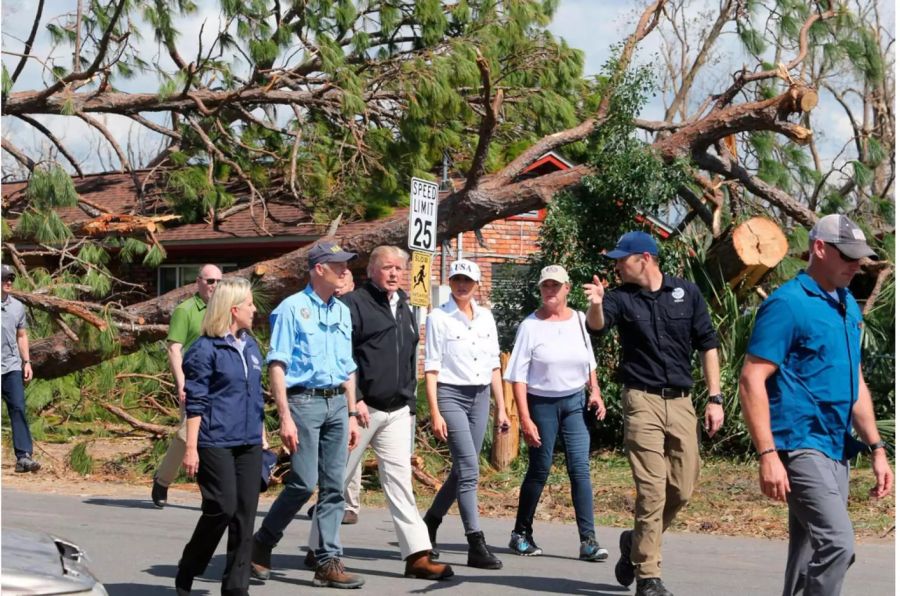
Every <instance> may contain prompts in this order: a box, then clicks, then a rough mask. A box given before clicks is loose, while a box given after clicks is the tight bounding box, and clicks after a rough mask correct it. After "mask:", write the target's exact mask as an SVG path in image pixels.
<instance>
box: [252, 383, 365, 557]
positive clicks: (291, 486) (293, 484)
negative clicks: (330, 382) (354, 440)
mask: <svg viewBox="0 0 900 596" xmlns="http://www.w3.org/2000/svg"><path fill="white" fill-rule="evenodd" d="M288 406H290V409H291V418H293V420H294V424H296V425H297V451H295V452H294V453H293V455H291V471H290V472H288V474H287V476H286V478H285V483H284V490H283V491H281V494H280V495H278V498H277V499H275V502H274V503H272V508H271V509H269V513H268V515H266V518H265V519H264V520H263V522H262V526H261V527H260V528H259V531H258V532H257V533H256V540H258V541H259V543H260V544H262V545H263V546H266V547H268V548H272V547H274V546H275V545H276V544H278V541H279V540H281V537H282V536H283V535H284V529H285V528H286V527H287V525H288V524H289V523H291V520H292V519H293V518H294V516H295V515H296V514H297V512H298V511H300V509H301V508H302V507H303V505H305V504H306V502H307V501H308V500H309V498H310V497H311V496H312V494H313V491H314V490H315V488H316V484H318V486H319V500H318V503H317V504H316V513H315V517H314V518H313V523H314V524H316V528H317V530H318V533H319V543H318V546H317V547H316V551H315V552H316V561H318V562H319V563H324V562H325V561H327V560H328V559H333V558H335V557H339V556H341V554H342V552H343V551H342V549H341V542H340V534H339V531H340V527H341V520H342V519H343V518H344V468H345V467H346V465H347V433H348V427H349V425H348V418H347V398H346V397H344V395H343V394H342V395H335V396H334V397H319V396H315V395H309V394H303V395H297V396H291V397H288Z"/></svg>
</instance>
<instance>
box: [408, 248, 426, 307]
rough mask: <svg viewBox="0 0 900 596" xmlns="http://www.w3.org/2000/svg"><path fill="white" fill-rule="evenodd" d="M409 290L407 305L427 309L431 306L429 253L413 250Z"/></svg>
mask: <svg viewBox="0 0 900 596" xmlns="http://www.w3.org/2000/svg"><path fill="white" fill-rule="evenodd" d="M411 276H412V277H411V281H410V288H409V303H410V304H412V305H413V306H424V307H427V306H429V305H430V304H431V253H428V252H422V251H419V250H414V251H413V253H412V272H411Z"/></svg>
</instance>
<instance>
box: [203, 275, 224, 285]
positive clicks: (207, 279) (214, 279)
mask: <svg viewBox="0 0 900 596" xmlns="http://www.w3.org/2000/svg"><path fill="white" fill-rule="evenodd" d="M200 279H202V280H203V281H205V282H206V285H208V286H214V285H216V284H217V283H219V282H220V281H222V280H221V279H220V278H217V277H201V278H200Z"/></svg>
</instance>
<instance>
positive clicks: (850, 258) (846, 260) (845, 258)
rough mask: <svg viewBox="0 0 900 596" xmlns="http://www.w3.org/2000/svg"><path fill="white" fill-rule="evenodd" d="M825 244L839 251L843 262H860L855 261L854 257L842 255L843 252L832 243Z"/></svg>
mask: <svg viewBox="0 0 900 596" xmlns="http://www.w3.org/2000/svg"><path fill="white" fill-rule="evenodd" d="M825 244H827V245H828V246H830V247H831V248H833V249H834V250H836V251H837V254H838V255H839V256H840V257H841V260H842V261H844V262H845V263H856V262H858V261H859V259H854V258H853V257H848V256H847V255H845V254H844V253H842V252H841V249H839V248H838V247H837V246H835V245H834V244H831V243H830V242H826V243H825Z"/></svg>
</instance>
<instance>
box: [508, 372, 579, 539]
mask: <svg viewBox="0 0 900 596" xmlns="http://www.w3.org/2000/svg"><path fill="white" fill-rule="evenodd" d="M528 411H529V412H530V414H531V420H532V421H533V422H534V423H535V425H536V426H537V428H538V433H540V435H541V446H540V447H529V448H528V471H527V472H525V479H524V480H523V481H522V488H521V489H520V490H519V510H518V512H517V513H516V527H515V531H516V532H519V533H524V534H527V535H529V536H530V535H531V533H532V522H533V521H534V512H535V510H536V509H537V505H538V501H539V500H540V498H541V492H543V490H544V484H546V483H547V477H548V476H549V475H550V466H552V465H553V448H554V446H555V445H556V438H557V436H559V437H560V438H561V439H562V443H563V447H564V448H565V451H566V470H567V471H568V472H569V482H570V483H571V487H572V503H573V505H575V521H576V523H577V524H578V534H579V536H580V537H581V539H582V540H584V539H585V538H587V536H589V535H591V534H593V533H594V494H593V490H592V489H591V472H590V465H589V463H588V457H589V455H590V448H591V436H590V433H589V432H588V422H587V411H586V409H585V395H584V390H581V391H576V392H575V393H573V394H572V395H569V396H566V397H539V396H537V395H531V394H529V395H528Z"/></svg>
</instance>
